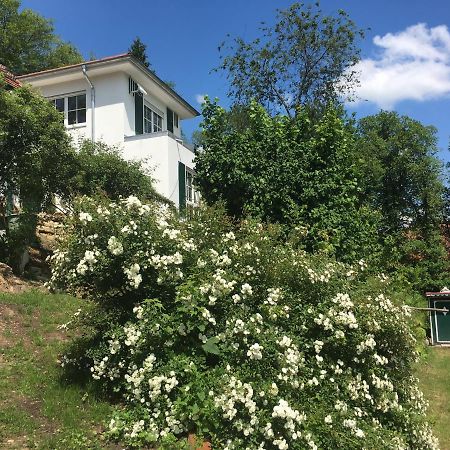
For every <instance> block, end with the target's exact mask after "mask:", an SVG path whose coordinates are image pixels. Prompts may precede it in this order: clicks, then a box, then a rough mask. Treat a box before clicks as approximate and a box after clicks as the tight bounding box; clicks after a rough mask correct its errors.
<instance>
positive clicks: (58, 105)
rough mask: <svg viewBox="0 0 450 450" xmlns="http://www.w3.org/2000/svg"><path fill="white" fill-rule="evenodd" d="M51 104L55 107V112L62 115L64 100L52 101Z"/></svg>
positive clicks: (56, 99)
mask: <svg viewBox="0 0 450 450" xmlns="http://www.w3.org/2000/svg"><path fill="white" fill-rule="evenodd" d="M53 104H54V105H55V108H56V111H59V112H62V113H64V98H55V99H53Z"/></svg>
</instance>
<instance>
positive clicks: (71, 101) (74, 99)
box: [67, 97, 77, 111]
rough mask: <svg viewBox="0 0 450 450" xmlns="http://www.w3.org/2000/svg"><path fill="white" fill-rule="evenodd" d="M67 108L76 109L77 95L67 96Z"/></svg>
mask: <svg viewBox="0 0 450 450" xmlns="http://www.w3.org/2000/svg"><path fill="white" fill-rule="evenodd" d="M67 104H68V110H69V111H70V110H73V109H77V97H67Z"/></svg>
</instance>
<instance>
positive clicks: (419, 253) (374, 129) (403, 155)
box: [355, 111, 449, 289]
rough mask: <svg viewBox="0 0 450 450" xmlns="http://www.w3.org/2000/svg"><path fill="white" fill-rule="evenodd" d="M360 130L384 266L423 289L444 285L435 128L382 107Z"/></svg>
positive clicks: (366, 192)
mask: <svg viewBox="0 0 450 450" xmlns="http://www.w3.org/2000/svg"><path fill="white" fill-rule="evenodd" d="M358 134H359V138H358V145H357V146H356V151H357V153H356V154H355V159H357V160H358V163H357V166H358V168H359V170H360V172H361V180H364V183H363V185H362V186H361V187H362V194H363V196H364V198H365V201H366V202H367V203H368V204H370V205H371V206H372V207H373V208H375V209H377V210H379V211H380V213H381V215H382V221H381V224H382V226H381V227H380V239H381V241H383V243H384V249H385V255H384V265H385V267H386V268H387V269H388V270H394V271H397V272H398V273H399V274H400V276H403V277H404V278H405V279H406V280H407V281H409V282H411V283H413V285H414V286H415V287H417V288H418V289H431V288H438V287H441V288H442V285H443V283H444V282H445V281H444V280H445V278H447V279H448V276H449V273H448V268H449V265H448V261H447V259H446V254H445V250H444V246H443V243H442V239H441V233H440V227H441V224H442V221H443V194H444V184H443V174H442V163H441V162H440V161H439V160H438V158H437V157H436V152H437V145H436V142H437V138H436V129H435V128H434V127H432V126H424V125H422V124H421V123H420V122H418V121H417V120H414V119H411V118H410V117H407V116H400V115H399V114H397V113H396V112H387V111H382V112H380V113H379V114H377V115H374V116H369V117H365V118H363V119H361V120H360V121H359V124H358Z"/></svg>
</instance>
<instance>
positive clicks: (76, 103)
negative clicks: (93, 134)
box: [50, 94, 86, 125]
mask: <svg viewBox="0 0 450 450" xmlns="http://www.w3.org/2000/svg"><path fill="white" fill-rule="evenodd" d="M50 102H51V103H53V105H54V106H55V109H56V110H57V111H59V112H61V113H63V114H64V124H65V125H76V124H85V123H86V94H76V95H69V96H67V97H59V98H53V99H51V100H50Z"/></svg>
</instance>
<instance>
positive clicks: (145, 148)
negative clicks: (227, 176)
mask: <svg viewBox="0 0 450 450" xmlns="http://www.w3.org/2000/svg"><path fill="white" fill-rule="evenodd" d="M17 78H18V80H19V81H20V82H22V83H29V84H31V85H32V86H33V87H35V88H37V89H38V90H39V91H40V92H41V93H42V95H43V96H44V97H46V98H47V99H48V100H49V101H51V102H52V103H53V104H54V105H55V108H56V109H57V110H58V111H60V112H61V113H63V116H64V123H65V126H66V128H67V130H68V132H69V133H70V135H71V136H72V137H73V139H74V141H75V142H77V141H80V140H81V139H91V140H93V141H103V142H105V143H106V144H108V145H114V146H118V147H119V148H121V150H122V152H123V156H124V158H125V159H128V160H136V159H138V160H144V161H145V165H146V166H147V167H149V168H151V170H152V177H153V178H154V180H155V188H156V189H157V191H158V192H159V193H160V194H161V195H163V196H164V197H166V198H167V199H169V200H170V201H172V202H173V203H174V204H175V205H176V207H179V208H184V207H185V206H186V205H188V206H189V205H191V204H195V203H196V202H198V195H197V193H196V191H195V190H194V187H193V185H192V181H193V175H194V163H193V160H194V153H193V149H192V148H191V147H190V146H189V145H188V144H186V143H185V142H183V139H182V136H181V122H182V121H183V120H186V119H190V118H193V117H196V116H198V115H199V112H198V111H197V110H196V109H195V108H193V107H192V106H191V105H190V104H189V103H188V102H186V101H185V100H184V99H183V98H181V97H180V96H179V95H178V94H177V93H176V92H175V91H174V90H173V89H171V88H170V87H169V86H168V85H167V84H166V83H164V82H163V81H162V80H161V79H160V78H159V77H157V76H156V75H155V74H154V73H153V72H151V71H150V70H148V69H147V68H146V67H145V66H144V65H143V64H141V63H140V62H139V61H137V60H136V59H135V58H133V57H132V56H131V55H129V54H122V55H117V56H113V57H109V58H103V59H99V60H95V61H88V62H85V63H82V64H76V65H72V66H65V67H61V68H58V69H50V70H45V71H42V72H36V73H31V74H27V75H22V76H20V77H17Z"/></svg>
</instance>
